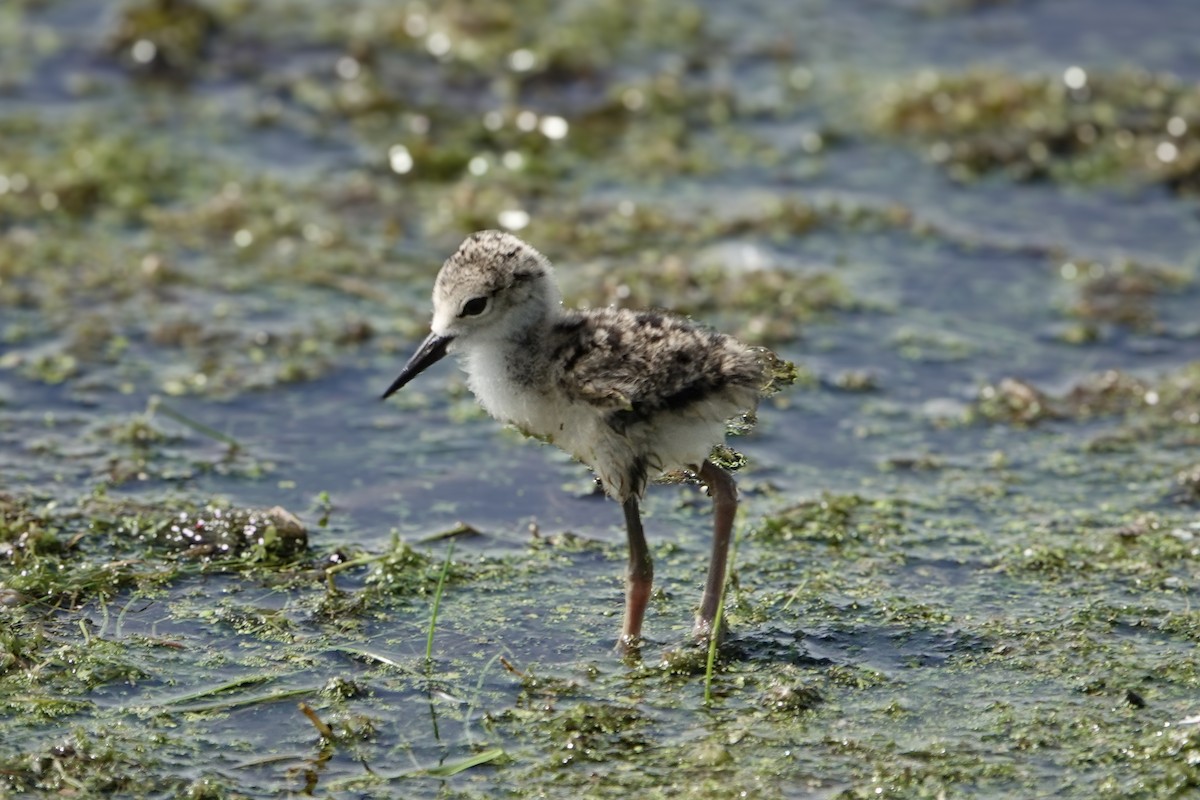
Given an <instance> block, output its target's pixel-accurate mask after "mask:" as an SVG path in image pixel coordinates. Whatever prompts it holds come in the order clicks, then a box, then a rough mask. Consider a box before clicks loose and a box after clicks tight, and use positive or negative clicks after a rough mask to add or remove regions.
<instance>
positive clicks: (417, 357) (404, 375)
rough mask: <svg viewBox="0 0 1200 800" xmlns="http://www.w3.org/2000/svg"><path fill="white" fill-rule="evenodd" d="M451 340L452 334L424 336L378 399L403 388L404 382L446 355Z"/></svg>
mask: <svg viewBox="0 0 1200 800" xmlns="http://www.w3.org/2000/svg"><path fill="white" fill-rule="evenodd" d="M452 341H454V337H453V336H438V335H437V334H436V333H431V334H429V335H428V336H426V337H425V341H423V342H421V346H420V347H418V348H417V352H415V353H413V356H412V358H410V359H409V360H408V363H407V364H405V365H404V369H402V370H400V377H398V378H396V380H394V381H392V385H391V386H389V387H388V389H387V391H386V392H384V393H383V397H382V398H380V399H381V400H386V399H388V398H389V397H391V396H392V395H393V394H395V393H396V392H398V391H400V390H401V389H402V388H404V385H405V384H406V383H408V382H409V381H411V380H412V379H413V378H415V377H417V376H418V375H420V374H421V372H423V371H424V370H425V368H426V367H428V366H429V365H430V364H436V363H437V362H438V361H440V360H441V358H442V356H444V355H446V348H447V347H449V346H450V342H452Z"/></svg>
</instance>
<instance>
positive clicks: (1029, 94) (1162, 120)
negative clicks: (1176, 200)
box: [875, 67, 1200, 193]
mask: <svg viewBox="0 0 1200 800" xmlns="http://www.w3.org/2000/svg"><path fill="white" fill-rule="evenodd" d="M1197 109H1200V95H1198V94H1197V93H1196V91H1195V89H1194V87H1191V86H1189V85H1187V84H1186V83H1185V82H1182V81H1179V80H1178V79H1177V78H1176V77H1175V76H1172V75H1155V74H1150V73H1147V72H1143V71H1137V70H1129V71H1125V72H1115V73H1103V72H1102V73H1100V74H1096V73H1089V72H1087V71H1085V70H1083V69H1082V68H1080V67H1072V68H1070V69H1068V70H1067V71H1066V73H1064V74H1063V75H1062V76H1061V77H1060V76H1046V75H1014V74H1011V73H1007V72H999V71H994V70H984V69H979V70H974V71H971V72H967V73H962V74H943V73H938V72H933V71H929V72H924V73H921V74H919V75H916V76H915V77H913V78H912V79H911V80H909V81H907V82H904V83H899V84H896V85H894V86H892V87H891V88H890V89H889V90H888V91H887V92H886V94H885V97H884V102H883V103H881V104H880V105H879V106H878V107H877V109H876V110H875V115H876V116H875V124H876V125H878V126H879V128H880V130H881V131H884V132H887V133H899V134H905V135H911V136H914V137H919V138H920V139H923V140H924V141H925V142H927V143H928V144H927V147H928V148H929V153H930V155H931V157H932V159H933V160H934V161H935V162H937V163H939V164H942V165H943V166H944V167H945V168H946V169H948V170H949V171H950V173H951V174H952V175H953V176H954V177H955V178H957V179H960V180H972V179H977V178H978V177H980V176H982V175H986V174H988V173H992V172H1003V173H1004V174H1006V175H1007V176H1010V177H1012V178H1015V179H1017V180H1026V181H1031V180H1054V181H1070V182H1079V181H1102V180H1109V181H1111V180H1141V181H1153V182H1157V183H1162V184H1165V185H1167V186H1169V187H1170V188H1171V189H1172V190H1174V191H1177V192H1180V193H1191V192H1194V191H1195V189H1196V175H1197V165H1198V164H1200V139H1198V138H1197V132H1196V130H1195V126H1189V122H1188V121H1189V120H1193V119H1194V118H1195V114H1196V111H1197Z"/></svg>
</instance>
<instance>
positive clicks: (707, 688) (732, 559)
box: [704, 525, 742, 706]
mask: <svg viewBox="0 0 1200 800" xmlns="http://www.w3.org/2000/svg"><path fill="white" fill-rule="evenodd" d="M741 540H742V526H741V525H738V527H737V530H736V532H735V533H734V536H733V547H732V548H730V551H729V563H728V565H727V566H726V567H725V581H724V582H723V583H722V584H721V596H720V597H719V598H717V613H716V615H715V616H714V617H713V624H712V630H710V631H709V632H708V659H707V660H706V661H705V663H704V705H706V706H710V705H712V680H713V672H714V669H715V667H716V663H717V645H718V644H719V643H720V641H721V629H722V628H723V627H725V595H726V593H727V592H728V591H729V576H730V575H731V574H732V573H733V565H734V564H736V563H737V551H738V543H739V542H741Z"/></svg>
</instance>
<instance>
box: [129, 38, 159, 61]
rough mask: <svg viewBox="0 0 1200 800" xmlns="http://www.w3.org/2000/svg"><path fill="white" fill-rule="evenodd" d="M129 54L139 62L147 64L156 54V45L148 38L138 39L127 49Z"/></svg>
mask: <svg viewBox="0 0 1200 800" xmlns="http://www.w3.org/2000/svg"><path fill="white" fill-rule="evenodd" d="M129 55H131V56H133V60H134V61H136V62H137V63H139V64H149V63H150V62H151V61H153V60H154V57H155V56H156V55H158V45H156V44H155V43H154V42H152V41H150V40H149V39H138V40H137V41H136V42H134V43H133V47H131V48H130V49H129Z"/></svg>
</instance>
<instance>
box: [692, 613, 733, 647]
mask: <svg viewBox="0 0 1200 800" xmlns="http://www.w3.org/2000/svg"><path fill="white" fill-rule="evenodd" d="M726 633H728V627H727V626H726V625H725V620H724V618H722V619H721V624H720V626H719V627H718V628H717V630H716V632H715V636H716V639H717V645H718V646H719V645H720V644H721V642H723V641H724V640H725V634H726ZM713 636H714V631H713V621H712V620H711V619H705V618H704V617H699V616H698V617H696V624H695V625H693V626H692V641H693V642H695V643H696V644H698V645H707V644H708V643H709V641H710V640H711V639H712V638H713Z"/></svg>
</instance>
